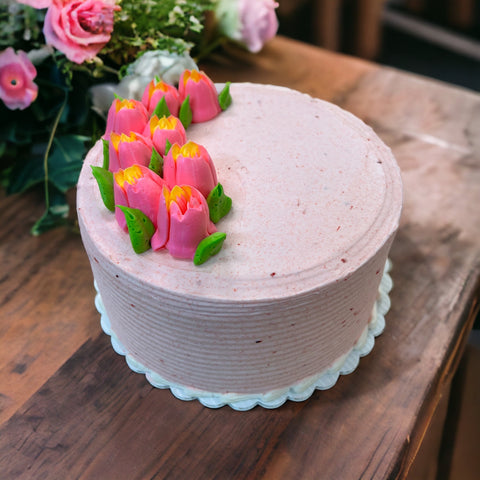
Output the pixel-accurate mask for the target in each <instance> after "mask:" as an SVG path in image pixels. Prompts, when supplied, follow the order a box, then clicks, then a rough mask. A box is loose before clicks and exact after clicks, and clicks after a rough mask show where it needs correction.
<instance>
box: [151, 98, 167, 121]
mask: <svg viewBox="0 0 480 480" xmlns="http://www.w3.org/2000/svg"><path fill="white" fill-rule="evenodd" d="M153 115H156V116H157V117H158V118H162V117H169V116H170V115H171V113H170V110H169V109H168V106H167V101H166V100H165V97H162V99H161V100H160V101H159V102H158V103H157V106H156V107H155V110H154V111H153V113H152V116H153Z"/></svg>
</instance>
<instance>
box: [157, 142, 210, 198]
mask: <svg viewBox="0 0 480 480" xmlns="http://www.w3.org/2000/svg"><path fill="white" fill-rule="evenodd" d="M163 178H164V179H165V182H166V183H167V185H168V187H169V188H173V187H174V186H175V185H192V186H193V187H195V188H196V189H198V190H199V191H200V192H201V193H202V195H203V196H204V197H205V198H207V196H208V194H209V193H210V192H211V191H212V189H213V188H214V187H215V185H216V184H217V173H216V171H215V167H214V165H213V162H212V159H211V158H210V155H209V154H208V152H207V150H206V148H205V147H203V146H202V145H198V144H197V143H194V142H188V143H186V144H185V145H183V146H180V145H178V144H175V145H173V146H172V148H171V149H170V150H169V152H168V154H167V156H166V157H165V161H164V164H163Z"/></svg>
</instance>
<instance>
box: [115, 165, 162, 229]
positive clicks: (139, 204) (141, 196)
mask: <svg viewBox="0 0 480 480" xmlns="http://www.w3.org/2000/svg"><path fill="white" fill-rule="evenodd" d="M113 177H114V182H113V194H114V199H115V205H121V206H125V207H131V208H138V209H139V210H141V211H142V212H143V213H144V214H145V215H146V216H147V217H148V218H149V219H150V220H151V221H152V223H153V224H154V226H155V227H156V226H157V215H158V205H159V198H160V195H161V193H162V189H163V187H164V186H165V182H164V181H163V179H162V178H161V177H160V176H159V175H157V174H156V173H154V172H152V171H151V170H150V169H149V168H147V167H144V166H143V165H132V166H131V167H128V168H126V169H125V170H118V171H117V172H115V173H114V174H113ZM115 218H116V220H117V222H118V224H119V225H120V227H121V228H122V229H123V230H125V231H127V223H126V220H125V215H124V213H123V212H122V211H121V210H120V209H119V208H118V207H115Z"/></svg>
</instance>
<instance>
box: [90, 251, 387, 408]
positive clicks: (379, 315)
mask: <svg viewBox="0 0 480 480" xmlns="http://www.w3.org/2000/svg"><path fill="white" fill-rule="evenodd" d="M390 270H391V262H390V260H387V263H386V264H385V269H384V272H383V277H382V280H381V282H380V287H379V290H378V298H377V301H376V303H375V305H374V307H373V311H372V319H371V321H370V323H369V324H368V325H367V327H366V328H365V330H364V332H363V334H362V335H361V336H360V338H359V340H358V341H357V343H356V345H355V346H354V347H353V348H352V350H351V351H350V352H349V353H348V354H346V355H343V356H342V357H341V358H339V359H338V360H337V361H336V362H335V363H334V365H332V366H331V367H330V368H329V369H327V370H325V371H323V372H321V373H319V374H317V375H314V376H311V377H308V378H305V379H303V380H302V381H301V382H298V383H296V384H294V385H290V386H288V387H285V388H282V389H278V390H273V391H270V392H267V393H262V394H235V393H228V394H222V393H212V392H206V391H202V390H197V389H194V388H191V387H188V386H186V385H179V384H176V383H172V382H169V381H168V380H166V379H164V378H162V376H161V375H159V374H157V373H155V372H153V371H152V370H150V369H148V368H146V367H144V366H143V365H142V364H141V363H140V362H138V361H136V360H135V359H134V358H133V357H132V356H131V355H130V354H129V352H128V351H127V350H126V349H125V347H124V346H123V345H122V343H121V342H120V341H119V340H118V338H117V336H116V335H115V332H114V331H113V330H112V328H111V325H110V320H109V318H108V316H107V313H106V312H105V307H104V305H103V302H102V298H101V296H100V293H98V288H97V285H96V283H95V289H96V290H97V295H96V297H95V306H96V308H97V310H98V312H99V313H100V315H101V319H100V323H101V326H102V329H103V331H104V332H105V333H106V334H107V335H109V336H110V340H111V342H112V346H113V349H114V350H115V351H116V352H117V353H118V354H119V355H123V356H125V359H126V361H127V364H128V366H129V367H130V369H131V370H133V371H134V372H137V373H142V374H144V375H145V377H146V378H147V380H148V381H149V382H150V384H151V385H152V386H154V387H156V388H169V389H170V391H171V392H172V393H173V395H174V396H175V397H177V398H178V399H180V400H198V401H199V402H200V403H201V404H202V405H204V406H205V407H209V408H219V407H223V406H225V405H228V406H230V407H231V408H233V409H234V410H239V411H246V410H250V409H252V408H253V407H255V406H257V405H259V406H261V407H264V408H277V407H280V406H281V405H283V404H284V403H285V402H286V401H287V400H292V401H295V402H302V401H304V400H307V399H308V398H309V397H310V396H311V395H312V394H313V392H314V391H315V390H316V389H317V390H327V389H329V388H332V387H333V386H334V385H335V383H337V380H338V377H339V376H340V375H348V374H349V373H352V372H353V371H354V370H355V369H356V368H357V366H358V363H359V361H360V357H364V356H365V355H368V354H369V353H370V352H371V350H372V348H373V346H374V344H375V337H377V336H378V335H380V334H381V333H382V332H383V330H384V328H385V315H386V314H387V312H388V310H389V309H390V297H389V292H390V290H391V289H392V287H393V282H392V278H391V277H390V275H389V272H390Z"/></svg>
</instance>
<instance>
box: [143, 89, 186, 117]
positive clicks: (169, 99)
mask: <svg viewBox="0 0 480 480" xmlns="http://www.w3.org/2000/svg"><path fill="white" fill-rule="evenodd" d="M162 98H165V102H166V104H167V107H168V110H169V112H170V113H171V114H172V115H173V116H175V117H178V109H179V108H180V95H179V94H178V91H177V89H176V88H175V87H174V86H172V85H169V84H168V83H165V82H162V81H160V82H155V80H152V81H151V82H150V83H149V84H148V85H147V87H146V88H145V91H144V92H143V96H142V103H143V104H144V105H145V107H146V108H147V110H148V113H149V114H150V115H151V114H152V113H153V111H154V110H155V107H156V106H157V104H158V102H159V101H160V100H161V99H162Z"/></svg>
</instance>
